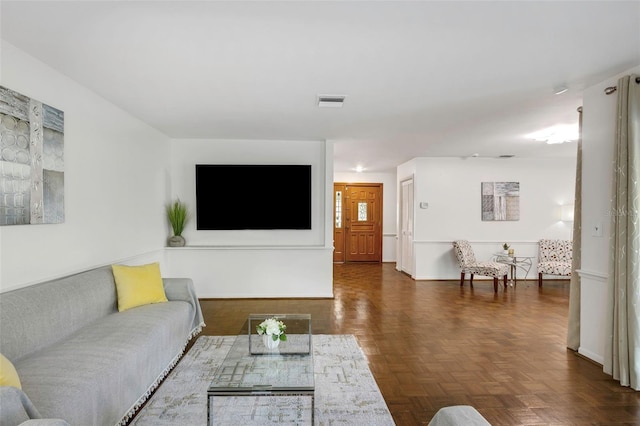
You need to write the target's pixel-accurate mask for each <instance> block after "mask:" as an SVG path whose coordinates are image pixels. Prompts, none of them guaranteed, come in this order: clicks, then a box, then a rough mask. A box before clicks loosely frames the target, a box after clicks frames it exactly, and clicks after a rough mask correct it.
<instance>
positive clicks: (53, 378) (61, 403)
mask: <svg viewBox="0 0 640 426" xmlns="http://www.w3.org/2000/svg"><path fill="white" fill-rule="evenodd" d="M163 285H164V289H165V293H166V296H167V299H168V300H169V301H168V302H165V303H155V304H149V305H144V306H139V307H136V308H132V309H129V310H126V311H123V312H118V308H117V294H116V286H115V282H114V277H113V273H112V270H111V267H102V268H97V269H93V270H90V271H87V272H82V273H79V274H76V275H72V276H68V277H65V278H61V279H57V280H52V281H49V282H45V283H41V284H37V285H32V286H29V287H25V288H20V289H17V290H13V291H8V292H5V293H2V294H0V353H2V354H4V356H5V357H7V358H8V359H9V360H10V361H11V362H12V363H13V365H14V366H15V368H16V370H17V372H18V376H19V378H20V382H21V385H22V392H20V391H18V390H17V389H16V388H11V387H0V392H1V393H0V424H2V425H3V426H4V425H12V424H20V423H21V422H22V421H27V424H34V425H35V424H56V425H57V424H66V423H68V424H70V425H72V426H90V425H109V426H112V425H116V424H125V423H126V422H127V421H128V420H129V419H130V418H131V416H132V415H133V414H134V413H135V411H136V410H137V409H138V408H139V407H140V406H141V405H142V404H143V403H144V401H145V400H146V399H147V398H148V397H149V395H150V394H151V392H152V391H153V390H154V389H155V388H156V387H157V386H158V384H159V383H160V381H161V380H162V379H163V378H164V377H165V376H166V374H167V373H168V372H169V371H170V370H171V368H172V367H173V366H174V365H175V364H176V363H177V361H178V360H179V359H180V356H181V355H182V353H183V351H184V349H185V347H186V345H187V343H188V342H189V340H190V339H191V338H193V337H194V336H195V335H197V334H198V333H199V332H200V331H201V330H202V327H203V326H204V322H203V317H202V311H201V309H200V304H199V302H198V298H197V297H196V294H195V291H194V288H193V283H192V281H191V280H190V279H186V278H168V279H167V278H164V279H163ZM37 418H42V419H59V420H51V421H50V423H47V422H46V421H43V420H30V419H37ZM65 422H66V423H65Z"/></svg>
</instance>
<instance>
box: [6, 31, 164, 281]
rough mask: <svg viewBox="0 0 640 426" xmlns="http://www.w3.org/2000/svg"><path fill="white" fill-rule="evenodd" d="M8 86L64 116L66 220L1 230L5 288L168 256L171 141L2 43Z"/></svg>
mask: <svg viewBox="0 0 640 426" xmlns="http://www.w3.org/2000/svg"><path fill="white" fill-rule="evenodd" d="M1 77H2V78H1V81H0V84H2V85H3V86H5V87H8V88H10V89H12V90H15V91H17V92H19V93H22V94H24V95H27V96H30V97H33V98H35V99H37V100H39V101H42V102H44V103H46V104H49V105H51V106H53V107H55V108H58V109H60V110H62V111H64V114H65V123H64V156H65V176H64V179H65V183H64V187H65V188H64V191H65V222H64V223H62V224H57V225H19V226H3V227H0V247H1V248H0V253H1V254H2V257H0V290H1V291H5V290H9V289H11V288H17V287H22V286H25V285H29V284H32V283H35V282H40V281H44V280H47V279H50V278H55V277H59V276H63V275H66V274H69V273H73V272H77V271H81V270H85V269H89V268H92V267H95V266H101V265H105V264H109V263H114V262H119V261H132V259H136V258H137V257H138V256H140V258H141V259H145V260H146V259H149V258H153V259H157V260H161V258H162V257H163V256H162V254H161V253H160V252H159V250H162V248H163V246H164V243H165V239H166V219H165V213H164V203H165V200H166V197H167V169H168V146H169V139H168V138H167V137H165V136H164V135H162V134H161V133H160V132H158V131H156V130H154V129H153V128H151V127H149V126H148V125H146V124H145V123H143V122H141V121H140V120H138V119H136V118H134V117H132V116H131V115H129V114H128V113H126V112H125V111H123V110H121V109H119V108H118V107H116V106H114V105H113V104H110V103H109V102H107V101H105V100H104V99H103V98H102V97H100V96H98V95H96V94H95V93H93V92H91V91H89V90H87V89H86V88H84V87H82V86H80V85H79V84H77V83H76V82H74V81H72V80H70V79H69V78H67V77H66V76H64V75H62V74H60V73H58V72H57V71H55V70H53V69H52V68H50V67H48V66H47V65H45V64H43V63H42V62H39V61H38V60H36V59H34V58H33V57H31V56H29V55H27V54H25V53H24V52H22V51H21V50H19V49H17V48H15V47H14V46H12V45H11V44H9V43H6V42H2V63H1Z"/></svg>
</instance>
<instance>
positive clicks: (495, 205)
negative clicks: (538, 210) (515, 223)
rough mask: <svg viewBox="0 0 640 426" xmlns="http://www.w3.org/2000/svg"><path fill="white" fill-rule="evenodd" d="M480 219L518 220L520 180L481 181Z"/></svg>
mask: <svg viewBox="0 0 640 426" xmlns="http://www.w3.org/2000/svg"><path fill="white" fill-rule="evenodd" d="M481 208H482V220H484V221H502V220H520V182H482V206H481Z"/></svg>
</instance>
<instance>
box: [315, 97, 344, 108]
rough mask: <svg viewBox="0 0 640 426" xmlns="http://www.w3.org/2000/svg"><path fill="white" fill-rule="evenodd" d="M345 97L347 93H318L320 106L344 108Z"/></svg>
mask: <svg viewBox="0 0 640 426" xmlns="http://www.w3.org/2000/svg"><path fill="white" fill-rule="evenodd" d="M345 98H346V96H345V95H318V107H320V108H342V105H343V104H344V100H345Z"/></svg>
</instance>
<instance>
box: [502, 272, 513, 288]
mask: <svg viewBox="0 0 640 426" xmlns="http://www.w3.org/2000/svg"><path fill="white" fill-rule="evenodd" d="M503 281H504V288H507V274H505V275H504V277H503ZM513 286H514V287H515V286H516V283H515V281H514V282H513Z"/></svg>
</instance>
